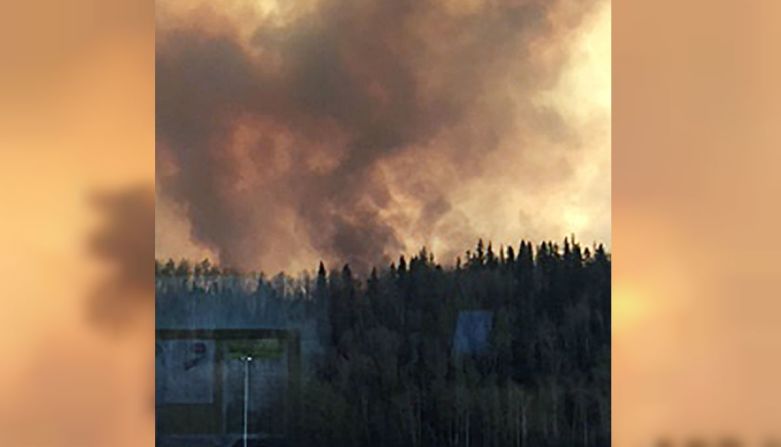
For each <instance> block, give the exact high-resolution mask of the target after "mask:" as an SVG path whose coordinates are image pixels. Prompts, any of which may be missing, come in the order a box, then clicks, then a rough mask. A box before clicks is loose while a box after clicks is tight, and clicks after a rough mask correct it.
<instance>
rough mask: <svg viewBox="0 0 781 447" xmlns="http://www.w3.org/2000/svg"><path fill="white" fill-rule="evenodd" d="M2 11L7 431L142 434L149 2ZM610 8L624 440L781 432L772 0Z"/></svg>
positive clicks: (90, 437)
mask: <svg viewBox="0 0 781 447" xmlns="http://www.w3.org/2000/svg"><path fill="white" fill-rule="evenodd" d="M8 8H9V6H5V7H4V9H6V11H4V13H3V14H0V60H2V69H0V203H2V204H3V205H4V207H3V208H4V212H3V213H2V217H1V218H0V230H2V231H0V244H2V246H3V248H4V254H3V256H0V271H2V272H3V276H2V280H0V296H2V304H3V310H2V311H0V331H2V333H1V334H0V355H2V359H3V361H2V367H0V396H2V398H1V399H0V445H4V446H5V445H9V446H86V447H89V446H102V445H115V446H139V445H152V444H153V443H154V422H153V405H152V402H153V399H154V390H153V386H152V379H153V366H152V365H153V363H152V361H153V358H152V356H153V351H152V337H153V324H154V323H153V321H154V318H153V312H154V308H153V306H152V299H153V297H152V291H151V290H152V289H151V283H152V275H153V273H152V268H151V257H152V256H153V252H154V251H153V250H154V249H153V234H154V233H153V228H152V225H151V217H150V216H152V215H153V214H152V213H153V211H150V209H149V204H148V197H150V195H151V192H150V191H151V185H152V183H153V179H154V5H153V2H151V1H148V0H144V1H142V2H131V1H127V0H102V1H98V0H90V1H84V0H77V1H71V2H54V1H42V0H34V1H29V2H17V3H16V4H15V5H13V6H10V10H8ZM612 20H613V59H612V60H613V74H612V79H613V95H612V97H613V112H612V116H613V132H614V135H613V149H614V153H613V237H612V240H613V261H614V264H613V265H614V269H615V271H614V298H613V303H614V307H613V309H614V313H613V329H614V331H613V434H614V445H616V446H620V447H624V446H627V447H634V446H646V445H653V444H654V443H655V442H656V441H657V440H658V439H661V438H663V437H664V438H666V439H670V440H673V441H674V442H676V443H679V444H681V445H683V443H684V442H687V441H688V440H691V439H702V440H705V441H710V442H712V443H715V442H716V441H719V440H721V439H723V438H726V437H733V438H735V439H739V440H742V441H744V444H745V445H761V444H760V442H764V441H768V440H772V439H779V437H781V428H779V427H781V388H780V387H779V386H777V385H776V378H777V377H779V376H781V328H779V326H778V324H777V321H778V317H777V316H778V315H780V314H781V300H779V298H778V296H777V295H778V290H779V287H778V286H779V284H778V278H779V277H780V275H779V270H781V265H779V263H778V262H777V260H778V259H780V258H779V256H778V255H779V254H781V241H778V240H776V238H775V235H776V234H775V232H776V231H777V228H779V223H781V222H780V221H781V210H779V205H778V202H779V197H781V176H779V174H778V173H777V171H778V169H779V166H780V165H781V163H780V162H781V154H779V151H778V147H779V144H780V143H781V138H779V136H778V134H777V130H776V129H777V127H778V122H779V118H780V117H781V88H779V86H778V84H777V83H778V79H781V76H780V75H781V52H779V48H778V46H779V42H781V31H779V30H781V26H779V25H781V23H779V22H781V4H779V3H778V2H775V1H770V0H766V1H749V2H711V1H704V0H694V1H688V2H673V1H670V0H662V1H657V2H644V1H639V0H628V1H622V2H614V4H613V12H612ZM95 196H99V197H103V198H104V199H101V200H97V201H96V200H95ZM106 197H108V199H106ZM139 197H140V198H139ZM106 201H108V203H109V205H105V203H106ZM101 204H103V205H101ZM112 204H113V205H112ZM130 233H132V234H130ZM123 234H124V235H127V238H122V237H121V235H123ZM95 239H97V242H95ZM118 239H119V241H118ZM122 240H127V241H132V244H131V243H129V242H124V243H123V242H122ZM137 241H148V247H146V248H144V247H139V246H144V243H140V244H139V243H138V242H137ZM137 258H138V259H137ZM134 259H135V261H134ZM139 259H140V260H139ZM146 260H148V261H149V270H148V281H149V283H148V284H147V283H145V281H144V280H143V278H142V276H143V275H140V274H138V273H137V271H138V268H139V267H138V266H139V265H140V266H143V265H144V262H146ZM127 270H130V271H131V273H130V274H127V273H125V272H126V271H127ZM96 296H97V298H96ZM96 303H98V305H97V308H99V309H104V310H103V311H98V312H95V311H94V309H95V308H96ZM107 307H108V308H110V309H115V310H116V311H115V312H113V313H112V312H108V314H110V315H107V314H106V312H105V309H106V308H107ZM774 436H775V438H774ZM714 445H715V444H714Z"/></svg>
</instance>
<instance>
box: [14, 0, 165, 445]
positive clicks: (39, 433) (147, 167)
mask: <svg viewBox="0 0 781 447" xmlns="http://www.w3.org/2000/svg"><path fill="white" fill-rule="evenodd" d="M6 3H9V2H6ZM2 10H3V11H2V13H0V61H2V62H0V203H2V204H3V212H2V217H0V245H2V247H3V254H2V256H0V271H2V279H0V296H2V298H1V300H2V301H1V302H2V310H0V358H2V360H0V396H2V397H0V445H3V446H21V447H24V446H85V447H89V446H106V445H113V446H128V447H129V446H141V445H153V443H154V419H153V405H152V402H153V401H154V400H153V399H154V387H153V382H152V378H153V374H154V370H153V368H154V366H153V365H154V363H153V357H152V356H153V350H152V346H153V345H152V340H153V336H154V335H153V334H154V332H153V328H154V319H153V313H154V307H153V306H152V302H153V296H152V293H153V292H152V291H151V289H150V288H149V287H145V286H144V285H143V284H139V280H137V279H130V278H131V277H134V275H130V276H129V275H128V273H127V267H128V266H133V265H136V264H137V262H136V263H134V262H133V261H129V257H133V256H136V257H137V256H139V255H141V254H142V253H144V252H146V253H147V254H146V255H145V257H146V259H142V262H143V263H144V264H146V265H147V266H148V269H147V270H146V276H147V278H148V279H147V281H148V282H149V285H150V286H151V284H152V281H153V278H152V275H153V273H152V268H151V265H152V262H151V261H152V259H151V258H152V256H153V252H154V251H153V250H154V248H153V234H154V233H153V230H154V227H153V226H154V211H153V209H154V208H153V202H152V201H151V200H153V199H151V198H152V197H153V196H152V191H153V182H154V4H153V2H151V1H142V2H130V1H125V0H109V1H107V0H88V1H84V0H78V1H71V2H55V1H38V0H33V1H29V2H28V1H25V2H14V3H9V4H4V5H3V7H2ZM145 191H146V192H145ZM138 197H149V198H150V200H145V199H139V198H138ZM144 203H149V205H141V206H140V207H138V204H144ZM133 221H134V222H136V223H137V224H136V225H134V226H132V227H125V228H124V229H123V227H122V225H123V222H133ZM130 228H132V230H133V231H132V232H133V233H137V234H127V237H126V238H122V237H118V235H117V233H128V231H129V229H130ZM122 240H129V241H134V243H137V241H139V240H140V241H141V242H140V245H139V244H137V245H139V250H130V249H128V247H126V246H123V244H122V243H121V241H122ZM144 246H145V247H148V248H146V249H144ZM137 276H138V275H135V277H137ZM109 303H111V304H109ZM101 308H104V309H105V308H115V309H123V311H122V315H121V318H115V319H114V320H112V321H108V320H106V318H107V316H106V314H105V312H103V311H100V312H98V311H97V309H101ZM119 321H122V322H125V323H126V324H124V325H123V329H122V330H121V331H118V330H115V329H114V328H117V327H118V325H117V322H119Z"/></svg>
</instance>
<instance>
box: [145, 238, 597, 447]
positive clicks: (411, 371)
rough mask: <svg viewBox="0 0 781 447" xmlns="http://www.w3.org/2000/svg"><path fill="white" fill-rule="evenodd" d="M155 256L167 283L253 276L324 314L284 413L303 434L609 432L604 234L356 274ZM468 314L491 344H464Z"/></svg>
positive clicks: (501, 438) (179, 286) (496, 442)
mask: <svg viewBox="0 0 781 447" xmlns="http://www.w3.org/2000/svg"><path fill="white" fill-rule="evenodd" d="M155 269H156V277H157V280H158V287H157V289H158V295H159V294H161V293H163V294H169V295H170V294H172V293H175V292H176V291H177V290H178V291H179V293H180V294H181V291H183V290H184V291H187V293H186V295H188V296H189V297H190V298H189V299H198V298H197V296H198V295H203V294H217V295H222V294H225V295H230V294H232V293H236V290H237V289H241V288H246V287H247V284H248V283H254V284H253V285H252V287H254V290H257V291H261V290H263V291H264V293H265V294H266V296H271V297H272V298H273V300H276V301H277V302H279V303H282V302H285V303H295V306H294V307H295V308H296V309H297V312H300V313H302V314H305V315H309V316H311V317H312V318H314V319H315V320H316V321H317V331H318V336H319V337H320V339H321V342H322V345H323V349H322V350H321V353H320V354H319V355H318V358H317V361H316V362H315V365H314V368H313V371H312V373H311V374H310V377H306V378H305V379H304V380H302V383H301V388H300V399H299V402H298V403H297V404H296V405H294V406H293V407H292V409H291V410H289V411H290V412H291V414H290V416H291V417H289V418H286V420H287V422H286V423H287V424H288V425H289V433H292V436H290V442H291V443H292V444H294V445H305V446H334V447H336V446H387V447H395V446H411V447H419V446H466V447H469V446H475V447H476V446H486V447H490V446H517V447H520V446H524V447H526V446H535V447H537V446H538V447H546V446H547V447H553V446H556V447H558V446H607V445H609V442H610V294H611V291H610V287H611V278H610V275H611V260H610V254H609V253H607V252H606V250H605V249H604V247H603V246H602V245H595V246H593V247H590V248H583V247H581V245H580V244H578V243H575V242H574V241H573V240H571V239H565V240H564V241H563V243H562V244H556V243H552V242H543V243H541V244H538V245H536V246H533V244H532V243H530V242H525V241H524V242H521V244H520V246H519V247H518V248H514V247H506V248H504V247H503V248H498V249H497V248H496V247H493V246H492V245H491V244H490V243H488V244H484V243H483V241H480V242H478V244H477V246H476V247H475V248H474V249H473V250H470V251H467V252H466V254H465V256H464V257H463V259H458V260H457V261H456V262H455V264H454V265H452V266H447V267H446V266H443V265H440V264H438V263H437V262H436V261H435V259H434V257H433V256H432V255H431V254H430V253H428V252H427V251H426V250H425V249H423V250H421V251H420V252H419V253H418V254H417V255H415V256H412V257H409V258H405V257H401V258H399V259H398V260H396V261H395V262H393V263H391V264H390V265H388V266H385V267H383V268H380V269H374V270H372V271H371V272H370V273H368V274H365V275H361V277H360V278H359V277H358V276H357V275H356V274H354V273H353V272H352V271H351V269H350V266H348V265H345V266H342V267H341V268H338V269H333V270H330V271H329V270H327V269H326V267H325V266H324V265H323V264H322V263H321V264H320V266H319V269H318V270H317V271H316V273H314V274H312V275H302V276H300V277H296V278H291V277H287V276H285V275H278V276H276V277H273V278H266V277H265V276H263V275H254V276H249V275H239V274H237V273H236V272H233V271H230V270H229V269H225V270H220V269H219V268H218V267H216V266H214V265H211V264H210V263H209V262H208V261H203V262H200V263H196V264H191V263H190V262H188V261H180V262H178V263H175V262H174V261H172V260H169V261H167V262H159V261H158V262H156V265H155ZM248 278H249V279H248ZM252 293H255V292H250V295H252ZM257 293H260V292H257ZM226 302H227V301H226ZM471 320H474V322H476V323H477V327H478V329H479V326H480V324H482V323H485V324H487V327H488V332H487V333H486V337H485V344H484V345H482V346H467V347H466V348H465V347H464V346H458V342H457V341H456V339H455V337H454V334H456V333H457V332H458V331H459V330H460V329H459V328H458V326H459V324H460V322H469V321H471ZM470 330H471V329H469V328H468V327H467V329H466V331H467V332H469V331H470ZM478 332H479V331H478ZM467 335H469V334H467ZM476 336H477V337H478V338H479V334H477V335H476Z"/></svg>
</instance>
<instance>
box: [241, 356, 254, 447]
mask: <svg viewBox="0 0 781 447" xmlns="http://www.w3.org/2000/svg"><path fill="white" fill-rule="evenodd" d="M243 360H244V447H247V415H248V413H249V363H250V362H251V361H252V357H251V356H246V357H244V358H243Z"/></svg>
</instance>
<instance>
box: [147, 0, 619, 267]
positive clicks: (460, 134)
mask: <svg viewBox="0 0 781 447" xmlns="http://www.w3.org/2000/svg"><path fill="white" fill-rule="evenodd" d="M162 3H164V4H165V3H166V2H165V1H163V2H162ZM287 3H289V2H282V3H281V6H280V5H274V4H269V5H268V8H266V9H263V8H261V9H258V8H254V9H253V8H251V7H250V6H249V4H248V3H245V2H241V1H238V2H236V4H235V5H233V7H232V8H228V7H225V8H223V9H222V10H219V9H217V8H216V7H215V8H214V9H212V8H210V7H209V6H201V7H194V8H191V9H190V10H188V11H187V12H184V11H176V14H173V13H171V14H167V13H166V12H165V11H166V8H165V5H163V12H161V13H160V14H159V17H158V36H157V51H156V83H157V84H156V90H157V93H156V95H157V100H156V103H157V109H156V116H157V154H158V155H157V163H158V172H157V181H158V195H159V199H161V200H163V201H165V202H167V203H171V204H173V205H172V206H176V207H177V209H179V210H181V212H182V213H183V215H184V216H185V217H186V221H187V222H188V224H189V227H190V231H191V238H192V240H193V241H194V242H195V243H197V244H198V245H200V246H203V247H206V248H207V249H209V250H210V251H212V252H213V253H215V254H216V255H217V256H218V257H219V261H220V262H221V263H222V264H224V265H232V266H235V267H241V268H252V269H258V268H262V269H264V270H273V269H283V268H296V267H304V266H306V267H309V265H306V263H309V262H313V261H314V260H316V259H318V258H324V259H326V260H327V261H334V262H336V261H338V262H350V263H351V264H353V265H356V267H357V268H359V269H360V268H362V267H366V266H368V265H370V264H374V263H377V262H382V261H387V260H388V259H389V258H395V257H396V256H398V255H399V254H400V253H401V252H403V251H405V250H410V249H414V248H416V247H415V245H418V244H420V245H422V244H427V245H429V247H431V246H432V245H434V246H435V247H434V248H435V249H436V248H438V249H439V251H441V252H444V253H442V254H445V255H447V254H450V253H449V252H448V250H451V249H452V250H455V249H458V250H461V249H463V248H465V247H466V246H467V245H465V244H471V243H472V242H473V241H474V240H475V239H476V238H477V237H478V236H483V237H489V236H490V234H488V235H486V234H480V233H482V232H489V233H490V232H492V231H493V230H491V229H492V228H498V225H499V224H498V223H496V222H494V223H490V224H488V225H484V224H483V221H488V220H491V219H494V218H497V219H499V220H501V219H503V218H505V216H506V213H504V214H501V213H496V214H497V215H496V216H492V215H491V213H492V211H490V210H488V209H487V208H484V206H485V207H487V206H493V207H496V208H501V209H508V208H509V209H514V211H512V212H511V213H510V214H509V215H510V216H511V217H512V220H513V225H514V226H515V227H514V228H517V227H519V226H520V227H521V230H523V229H524V228H523V227H524V223H523V222H520V224H519V222H518V221H523V219H524V216H527V217H528V216H529V215H532V216H533V215H534V214H535V212H536V210H534V209H523V208H524V206H523V205H524V204H521V203H515V204H513V203H511V202H512V201H513V200H514V199H513V197H515V196H514V195H513V194H517V193H519V192H520V193H521V194H526V195H527V196H528V197H537V196H539V195H542V194H550V195H551V196H553V195H555V194H556V191H557V185H559V184H563V183H564V182H566V181H568V180H569V179H571V177H572V176H573V175H574V168H573V167H572V166H571V165H572V163H573V160H574V158H573V155H572V153H571V152H577V148H578V144H579V139H580V138H581V137H582V136H581V135H580V132H579V131H578V130H577V129H572V128H571V126H570V125H569V124H568V123H567V122H566V120H565V119H563V118H562V116H561V115H560V114H559V113H557V111H556V110H555V107H552V106H550V105H546V104H544V103H543V102H541V101H540V100H539V93H540V92H544V91H547V90H550V89H552V88H553V87H554V84H555V83H556V82H557V79H558V78H559V73H560V72H561V70H562V69H563V66H564V65H565V63H566V61H567V54H566V51H565V50H564V49H563V48H564V47H565V45H563V44H562V41H565V40H566V39H567V36H568V34H571V33H572V32H573V30H575V29H577V27H578V26H579V25H580V24H581V23H582V22H583V20H585V19H584V18H585V17H588V16H589V14H591V13H593V11H594V9H595V4H594V2H591V1H585V2H573V3H571V4H569V3H568V4H566V5H565V4H563V3H561V2H560V1H550V0H519V1H510V0H507V1H501V0H497V1H488V2H471V1H470V2H444V1H426V0H423V1H421V0H394V1H386V0H371V1H368V0H348V1H336V0H334V1H331V0H324V1H319V2H314V3H313V2H299V4H297V5H287ZM293 3H295V2H293ZM169 9H170V10H172V11H173V10H176V9H177V8H175V5H174V4H173V3H171V6H170V8H169ZM179 9H183V8H179ZM601 149H603V150H604V149H606V148H601ZM607 150H608V151H609V148H607ZM541 158H542V159H545V160H546V161H545V162H544V163H541V162H540V161H539V159H541ZM545 170H548V171H547V172H545ZM497 182H500V183H501V184H502V185H499V184H498V183H497ZM485 185H492V187H484V186H485ZM499 186H501V188H499V189H497V187H499ZM497 191H499V192H500V194H498V195H497V194H495V192H497ZM502 191H506V192H507V194H502V193H501V192H502ZM527 192H528V194H527ZM472 202H478V204H477V205H474V206H472V207H471V208H463V207H459V206H456V205H458V204H460V203H464V204H465V206H467V205H468V204H469V203H472ZM527 205H528V204H527ZM481 209H485V210H486V211H485V213H484V215H472V213H471V212H469V211H466V210H481ZM160 224H161V223H160V222H158V225H160ZM537 224H539V223H537ZM527 227H530V226H529V225H527ZM486 229H487V230H486ZM561 230H562V234H561V235H564V234H568V233H567V232H568V231H569V230H571V229H568V228H565V226H562V228H561ZM493 232H494V233H497V232H496V231H493ZM521 236H524V234H517V237H521ZM555 236H556V237H558V236H559V235H558V234H557V235H555ZM438 254H440V253H438Z"/></svg>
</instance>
